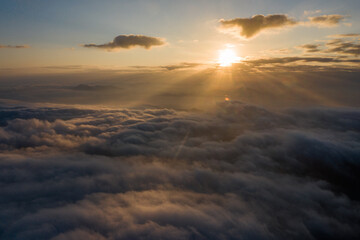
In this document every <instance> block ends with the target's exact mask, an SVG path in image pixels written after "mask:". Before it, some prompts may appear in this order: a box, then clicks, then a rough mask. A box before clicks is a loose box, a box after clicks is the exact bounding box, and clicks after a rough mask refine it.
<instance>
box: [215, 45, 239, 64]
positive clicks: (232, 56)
mask: <svg viewBox="0 0 360 240" xmlns="http://www.w3.org/2000/svg"><path fill="white" fill-rule="evenodd" d="M240 60H241V58H240V57H238V56H237V55H236V52H235V50H234V49H233V48H231V47H228V48H226V49H222V50H220V51H219V58H218V63H219V65H220V66H221V67H230V66H231V65H232V64H233V63H236V62H239V61H240Z"/></svg>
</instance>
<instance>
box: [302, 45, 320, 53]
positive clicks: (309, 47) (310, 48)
mask: <svg viewBox="0 0 360 240" xmlns="http://www.w3.org/2000/svg"><path fill="white" fill-rule="evenodd" d="M319 46H321V45H320V44H304V45H301V46H299V48H302V49H304V50H305V51H306V52H310V53H314V52H320V51H321V50H320V49H319Z"/></svg>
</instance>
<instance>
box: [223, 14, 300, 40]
mask: <svg viewBox="0 0 360 240" xmlns="http://www.w3.org/2000/svg"><path fill="white" fill-rule="evenodd" d="M220 24H221V27H222V28H225V29H229V28H237V29H239V30H240V36H242V37H245V38H251V37H253V36H255V35H256V34H258V33H260V32H261V31H263V30H265V29H272V28H282V27H286V26H292V25H295V24H297V22H296V21H295V20H293V19H291V18H289V17H288V16H286V15H284V14H273V15H267V16H264V15H255V16H253V17H251V18H234V19H230V20H224V19H222V20H220Z"/></svg>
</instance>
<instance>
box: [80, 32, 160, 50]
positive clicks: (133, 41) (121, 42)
mask: <svg viewBox="0 0 360 240" xmlns="http://www.w3.org/2000/svg"><path fill="white" fill-rule="evenodd" d="M165 43H166V42H165V40H164V39H162V38H157V37H149V36H144V35H132V34H131V35H119V36H117V37H115V38H114V40H113V41H111V42H109V43H105V44H93V43H91V44H84V45H82V46H83V47H85V48H99V49H104V50H108V51H115V50H119V49H131V48H134V47H142V48H145V49H150V48H152V47H155V46H162V45H165Z"/></svg>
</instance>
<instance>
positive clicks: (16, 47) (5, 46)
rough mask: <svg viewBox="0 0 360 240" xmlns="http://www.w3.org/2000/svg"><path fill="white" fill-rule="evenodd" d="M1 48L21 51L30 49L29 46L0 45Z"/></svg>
mask: <svg viewBox="0 0 360 240" xmlns="http://www.w3.org/2000/svg"><path fill="white" fill-rule="evenodd" d="M1 48H15V49H21V48H30V46H29V45H1V44H0V49H1Z"/></svg>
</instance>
